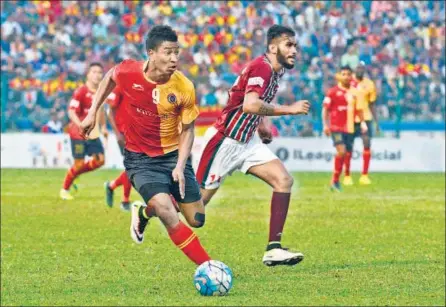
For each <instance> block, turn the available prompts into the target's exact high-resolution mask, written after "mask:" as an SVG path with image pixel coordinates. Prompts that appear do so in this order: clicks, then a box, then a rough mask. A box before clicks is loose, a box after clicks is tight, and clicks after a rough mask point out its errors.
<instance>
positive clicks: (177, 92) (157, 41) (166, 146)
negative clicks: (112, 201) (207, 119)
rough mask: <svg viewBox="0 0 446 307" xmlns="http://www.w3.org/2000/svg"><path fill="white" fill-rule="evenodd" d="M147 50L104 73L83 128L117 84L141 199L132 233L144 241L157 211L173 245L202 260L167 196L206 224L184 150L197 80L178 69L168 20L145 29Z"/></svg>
mask: <svg viewBox="0 0 446 307" xmlns="http://www.w3.org/2000/svg"><path fill="white" fill-rule="evenodd" d="M146 51H147V53H148V55H149V60H148V61H146V62H143V61H135V60H125V61H123V62H122V63H120V64H119V65H117V66H115V67H114V68H112V69H111V70H110V71H109V72H108V73H107V74H106V76H105V78H104V80H102V82H101V84H100V85H99V90H98V94H97V96H96V97H95V100H94V102H93V105H92V107H91V109H90V111H89V113H88V115H87V117H86V118H85V119H84V121H83V122H82V131H83V133H84V135H89V133H90V132H91V131H92V129H93V128H94V127H95V121H94V118H95V116H96V113H97V112H98V110H99V108H100V106H101V105H102V104H103V103H104V101H105V99H106V97H107V96H108V95H109V94H110V93H111V92H112V90H113V89H114V88H115V86H118V87H119V88H120V89H121V91H122V94H123V98H122V102H121V103H122V104H123V105H124V107H125V111H126V112H125V119H124V122H125V128H124V136H125V152H124V166H125V169H126V172H127V174H128V176H129V178H130V181H131V182H132V185H133V187H134V188H135V189H136V190H137V191H138V192H139V194H141V196H142V198H143V199H144V201H145V204H141V205H137V204H133V206H132V222H131V225H130V235H131V237H132V239H133V240H134V241H135V242H136V243H138V244H140V243H142V242H143V240H144V230H145V228H146V226H147V224H148V222H149V218H150V217H152V216H158V218H159V219H160V220H161V221H162V222H163V224H164V226H165V227H166V229H167V231H168V233H169V236H170V238H171V240H172V241H173V242H174V243H175V245H176V246H178V247H179V248H180V249H181V250H182V251H183V253H184V254H186V256H187V257H189V259H190V260H192V261H193V262H195V263H196V264H201V263H203V262H205V261H207V260H210V257H209V256H208V254H207V253H206V251H205V250H204V249H203V247H202V246H201V244H200V241H199V240H198V238H197V236H196V234H195V233H194V232H193V231H192V230H191V229H190V228H189V227H187V226H186V225H185V224H183V222H181V221H180V219H179V217H178V213H177V211H176V210H175V207H174V204H173V203H172V200H171V199H170V196H169V195H170V194H172V195H173V196H174V197H175V199H176V201H177V202H178V204H179V207H180V209H181V212H182V214H183V215H184V217H185V218H186V220H187V222H188V223H189V225H190V226H192V227H202V226H203V225H204V222H205V208H204V205H203V202H202V200H201V195H200V188H199V186H198V183H197V181H196V179H195V175H194V171H193V169H192V165H191V160H190V158H189V156H190V152H191V148H192V144H193V142H194V121H195V119H196V118H197V117H198V113H199V112H198V108H197V106H196V105H195V89H194V85H193V83H192V82H191V81H190V80H189V79H187V78H186V77H185V76H184V75H183V74H182V73H181V72H180V71H178V70H177V65H178V54H179V46H178V37H177V35H176V34H175V32H174V31H173V30H172V28H170V27H168V26H154V27H153V28H152V29H151V30H150V32H149V33H148V36H147V40H146ZM180 120H181V123H182V130H181V133H179V131H178V125H179V121H180Z"/></svg>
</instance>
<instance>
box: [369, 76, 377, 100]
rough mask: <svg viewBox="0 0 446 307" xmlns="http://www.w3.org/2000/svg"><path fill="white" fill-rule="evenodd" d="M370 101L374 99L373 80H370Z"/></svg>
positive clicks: (374, 88)
mask: <svg viewBox="0 0 446 307" xmlns="http://www.w3.org/2000/svg"><path fill="white" fill-rule="evenodd" d="M369 101H370V103H373V102H375V101H376V87H375V83H374V82H373V81H370V98H369Z"/></svg>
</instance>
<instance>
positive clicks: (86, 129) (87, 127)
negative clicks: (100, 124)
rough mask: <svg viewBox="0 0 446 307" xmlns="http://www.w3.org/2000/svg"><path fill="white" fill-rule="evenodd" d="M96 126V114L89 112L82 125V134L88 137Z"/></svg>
mask: <svg viewBox="0 0 446 307" xmlns="http://www.w3.org/2000/svg"><path fill="white" fill-rule="evenodd" d="M95 126H96V114H95V113H93V112H88V114H87V116H86V117H85V118H84V120H83V121H82V123H81V125H80V127H79V128H80V130H81V131H80V134H81V136H82V137H83V138H84V139H87V138H88V136H89V135H90V132H91V131H92V130H93V129H94V127H95Z"/></svg>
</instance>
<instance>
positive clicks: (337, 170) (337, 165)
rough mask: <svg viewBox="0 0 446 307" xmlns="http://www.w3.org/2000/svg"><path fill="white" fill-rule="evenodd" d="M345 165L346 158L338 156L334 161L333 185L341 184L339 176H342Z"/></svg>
mask: <svg viewBox="0 0 446 307" xmlns="http://www.w3.org/2000/svg"><path fill="white" fill-rule="evenodd" d="M343 164H344V156H342V155H339V154H337V155H336V157H335V160H334V171H333V179H332V183H336V182H339V176H341V173H342V165H343Z"/></svg>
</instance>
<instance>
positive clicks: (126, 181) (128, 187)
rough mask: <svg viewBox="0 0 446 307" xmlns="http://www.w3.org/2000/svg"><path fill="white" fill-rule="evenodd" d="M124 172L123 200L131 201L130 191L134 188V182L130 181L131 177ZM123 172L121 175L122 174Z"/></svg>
mask: <svg viewBox="0 0 446 307" xmlns="http://www.w3.org/2000/svg"><path fill="white" fill-rule="evenodd" d="M122 174H124V180H123V182H122V185H123V187H124V189H123V190H122V201H123V202H129V201H130V191H131V190H132V183H131V182H130V179H129V177H128V176H127V173H126V172H125V171H124V172H122ZM122 174H121V176H122Z"/></svg>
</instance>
